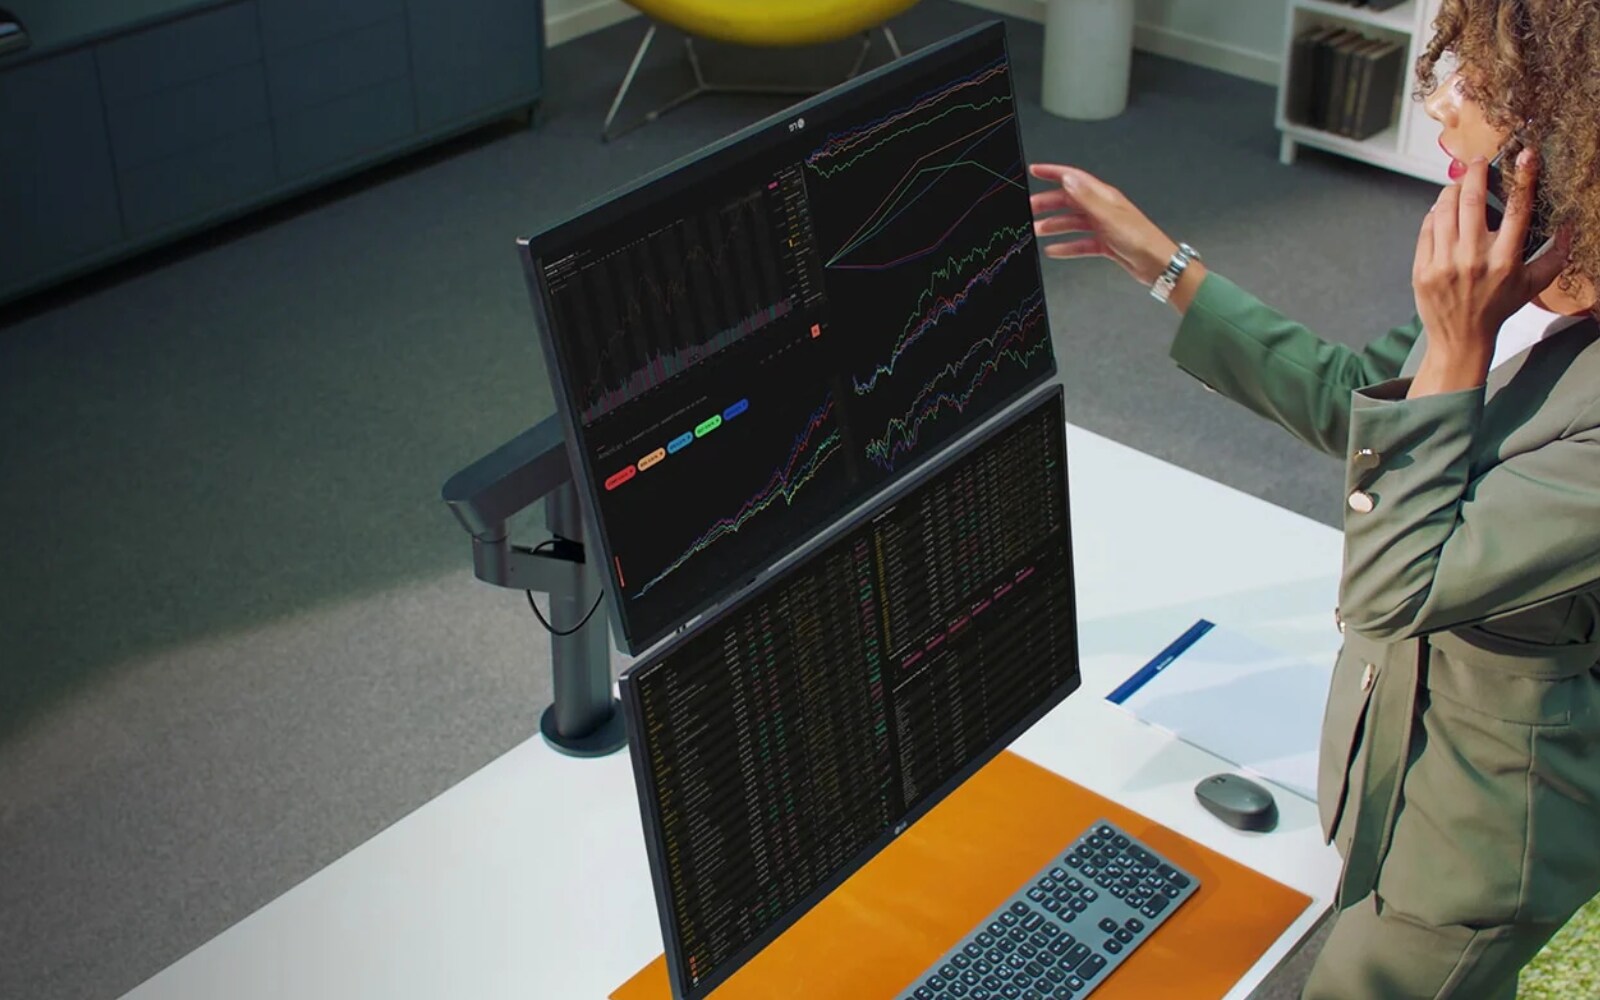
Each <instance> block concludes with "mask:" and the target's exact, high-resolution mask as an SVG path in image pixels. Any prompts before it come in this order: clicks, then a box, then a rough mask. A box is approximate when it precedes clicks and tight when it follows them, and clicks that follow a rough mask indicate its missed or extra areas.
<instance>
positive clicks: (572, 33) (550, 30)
mask: <svg viewBox="0 0 1600 1000" xmlns="http://www.w3.org/2000/svg"><path fill="white" fill-rule="evenodd" d="M638 13H639V12H638V11H636V10H634V9H633V8H632V7H629V6H628V5H627V4H625V3H623V2H622V0H545V3H544V31H545V44H547V45H560V44H561V43H562V42H567V41H571V40H572V39H574V38H577V37H578V36H579V35H587V34H588V33H589V32H591V31H599V30H600V29H601V28H609V27H610V26H611V25H613V24H616V23H617V22H618V21H624V20H627V19H628V18H630V17H635V16H637V15H638Z"/></svg>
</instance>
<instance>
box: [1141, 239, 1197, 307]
mask: <svg viewBox="0 0 1600 1000" xmlns="http://www.w3.org/2000/svg"><path fill="white" fill-rule="evenodd" d="M1199 259H1200V252H1199V251H1198V250H1196V249H1195V248H1194V247H1192V246H1190V245H1189V244H1187V243H1179V244H1178V249H1176V250H1174V251H1173V252H1172V257H1171V259H1170V260H1168V261H1167V266H1166V268H1165V269H1164V270H1163V271H1162V272H1161V274H1160V275H1159V276H1157V278H1156V280H1155V281H1153V282H1151V284H1150V297H1151V298H1153V299H1155V300H1156V301H1157V302H1165V301H1167V299H1168V297H1170V296H1171V295H1172V290H1173V289H1174V288H1176V287H1178V279H1179V278H1181V277H1183V272H1184V271H1185V270H1187V269H1188V267H1189V262H1190V261H1195V260H1199Z"/></svg>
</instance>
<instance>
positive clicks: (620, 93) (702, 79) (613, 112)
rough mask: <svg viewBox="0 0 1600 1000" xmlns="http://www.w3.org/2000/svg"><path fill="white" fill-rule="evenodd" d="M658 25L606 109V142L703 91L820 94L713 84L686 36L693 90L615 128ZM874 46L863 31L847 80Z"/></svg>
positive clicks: (896, 51)
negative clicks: (692, 75) (618, 115)
mask: <svg viewBox="0 0 1600 1000" xmlns="http://www.w3.org/2000/svg"><path fill="white" fill-rule="evenodd" d="M656 27H657V26H656V25H655V24H654V23H652V24H651V25H650V27H649V29H648V30H647V31H646V32H645V34H644V38H642V39H640V41H639V48H638V50H637V51H635V52H634V54H633V62H631V63H629V64H628V72H627V73H626V74H625V75H624V76H623V78H622V85H621V86H620V87H618V88H617V95H616V97H614V98H613V99H612V101H611V108H610V110H609V111H607V112H606V120H605V124H604V125H603V126H602V127H601V129H600V138H601V141H603V142H610V141H611V140H612V139H615V138H616V137H617V136H620V135H622V134H624V133H626V132H631V131H633V130H634V129H636V128H638V127H639V126H641V125H645V124H648V123H650V122H653V121H655V120H656V119H657V118H660V117H661V116H662V115H664V114H666V113H667V112H668V111H671V110H672V109H674V108H676V107H678V106H679V105H682V104H685V103H687V102H689V101H691V100H693V99H694V98H696V97H699V96H700V95H701V94H713V93H714V94H778V95H793V96H803V95H809V94H815V93H817V90H818V88H817V87H815V86H806V85H799V84H796V85H785V84H760V83H733V84H721V83H712V82H710V81H708V80H707V79H706V74H705V68H704V67H703V66H702V65H701V62H700V53H699V51H698V50H697V49H696V48H695V44H694V38H693V37H691V36H687V35H686V36H684V39H683V52H684V57H685V58H686V59H687V60H688V63H689V70H690V72H692V73H693V74H694V86H693V87H691V88H690V89H689V90H687V91H685V92H683V93H681V94H679V95H678V96H677V97H674V98H673V99H672V100H670V101H668V102H667V103H665V104H663V105H661V106H660V107H657V108H655V109H654V110H652V111H647V112H645V113H644V115H642V116H641V117H639V118H637V119H635V120H633V121H631V122H629V123H627V124H625V125H622V126H620V127H616V128H613V127H612V125H613V123H614V122H615V121H616V118H617V112H618V111H620V110H621V108H622V102H623V99H624V98H626V97H627V96H628V91H629V90H630V89H631V88H632V87H633V80H634V77H635V76H637V75H638V73H639V66H640V64H642V63H643V62H644V56H645V53H646V52H648V51H649V50H650V44H651V43H652V42H653V41H655V37H656ZM879 30H881V31H882V32H883V38H884V41H885V42H887V43H888V45H889V51H890V53H892V54H893V56H894V58H896V59H899V58H900V57H901V56H902V55H904V53H903V52H902V51H901V50H900V42H899V40H898V39H896V38H895V37H894V32H893V31H892V30H890V28H889V26H888V25H887V24H885V25H881V26H880V28H879ZM871 47H872V32H870V31H864V32H862V33H861V49H860V51H859V52H857V53H856V58H855V62H854V63H853V64H852V65H851V66H850V71H849V72H848V73H846V74H845V76H844V79H846V80H850V79H853V78H854V77H855V76H856V75H857V74H859V73H860V72H861V68H862V67H863V66H865V65H866V62H867V53H868V51H869V50H870V49H871Z"/></svg>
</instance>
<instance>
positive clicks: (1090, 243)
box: [1044, 236, 1111, 258]
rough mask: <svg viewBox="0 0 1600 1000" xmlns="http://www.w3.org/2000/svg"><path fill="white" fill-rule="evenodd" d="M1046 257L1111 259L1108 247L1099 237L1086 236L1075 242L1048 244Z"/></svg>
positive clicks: (1045, 247)
mask: <svg viewBox="0 0 1600 1000" xmlns="http://www.w3.org/2000/svg"><path fill="white" fill-rule="evenodd" d="M1044 255H1045V256H1046V257H1057V258H1066V257H1109V256H1111V254H1110V253H1109V252H1108V251H1107V250H1106V245H1105V244H1104V243H1102V242H1101V241H1100V239H1099V237H1096V236H1084V237H1081V238H1079V239H1075V240H1062V241H1061V242H1060V243H1046V244H1045V246H1044Z"/></svg>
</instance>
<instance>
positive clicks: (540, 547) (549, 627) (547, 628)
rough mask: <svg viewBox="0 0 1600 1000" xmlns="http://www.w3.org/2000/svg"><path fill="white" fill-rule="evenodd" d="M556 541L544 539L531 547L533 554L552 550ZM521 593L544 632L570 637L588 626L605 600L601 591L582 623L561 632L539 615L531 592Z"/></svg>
mask: <svg viewBox="0 0 1600 1000" xmlns="http://www.w3.org/2000/svg"><path fill="white" fill-rule="evenodd" d="M557 541H558V540H557V539H554V538H550V539H546V540H545V541H542V542H540V543H539V544H538V545H535V546H534V547H533V551H534V552H535V553H538V552H540V551H542V550H543V549H544V547H545V546H547V545H548V546H550V547H551V548H554V547H555V545H556V542H557ZM523 593H524V594H526V595H527V597H528V609H529V610H530V611H532V612H533V617H535V618H537V619H539V624H540V625H543V626H544V630H545V631H546V632H549V633H550V634H551V635H571V634H572V633H574V632H576V631H578V630H579V629H581V628H583V627H584V626H585V625H587V624H589V619H591V618H593V617H594V613H595V612H596V611H599V610H600V602H601V601H603V600H605V599H606V595H605V592H604V591H601V593H600V596H599V597H596V598H595V599H594V607H592V608H590V609H589V613H588V614H586V615H584V616H583V621H581V622H579V623H578V624H576V625H574V626H572V627H571V628H569V629H566V630H565V631H563V630H561V629H558V628H556V627H555V626H553V625H551V624H550V623H549V622H547V621H545V620H544V615H541V614H540V613H539V606H538V605H537V604H535V603H533V591H531V590H524V591H523Z"/></svg>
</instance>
